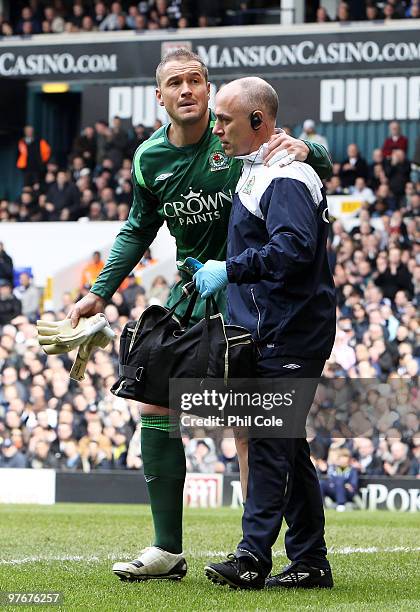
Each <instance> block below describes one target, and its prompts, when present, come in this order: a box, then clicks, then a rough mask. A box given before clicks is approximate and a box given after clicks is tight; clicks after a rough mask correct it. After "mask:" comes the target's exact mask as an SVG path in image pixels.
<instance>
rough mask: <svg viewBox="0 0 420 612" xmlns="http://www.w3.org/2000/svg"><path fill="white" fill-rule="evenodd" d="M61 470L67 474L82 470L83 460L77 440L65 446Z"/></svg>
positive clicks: (70, 441)
mask: <svg viewBox="0 0 420 612" xmlns="http://www.w3.org/2000/svg"><path fill="white" fill-rule="evenodd" d="M60 469H61V470H63V471H65V472H75V471H77V470H81V469H82V459H81V457H80V453H79V447H78V444H77V442H76V441H75V440H69V441H68V442H66V444H65V445H64V449H63V455H62V457H61V459H60Z"/></svg>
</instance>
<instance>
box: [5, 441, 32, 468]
mask: <svg viewBox="0 0 420 612" xmlns="http://www.w3.org/2000/svg"><path fill="white" fill-rule="evenodd" d="M25 467H26V458H25V455H24V454H23V453H21V452H20V451H19V450H18V449H17V448H16V446H15V444H14V443H13V442H12V440H11V439H10V438H6V439H5V440H3V442H2V444H1V453H0V468H25Z"/></svg>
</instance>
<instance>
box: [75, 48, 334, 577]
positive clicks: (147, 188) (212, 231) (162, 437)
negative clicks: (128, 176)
mask: <svg viewBox="0 0 420 612" xmlns="http://www.w3.org/2000/svg"><path fill="white" fill-rule="evenodd" d="M156 80H157V89H156V96H157V99H158V101H159V104H161V105H162V106H164V107H165V109H166V111H167V113H168V115H169V117H170V119H171V123H170V124H168V125H166V126H163V127H162V128H160V129H159V130H157V131H156V132H155V133H154V134H153V135H152V136H151V137H150V138H149V140H147V141H146V142H144V143H143V144H142V145H140V147H139V148H138V149H137V151H136V153H135V155H134V159H133V166H132V179H133V186H134V200H133V204H132V207H131V210H130V215H129V218H128V220H127V221H126V223H125V224H124V225H123V226H122V228H121V230H120V232H119V234H118V236H117V238H116V240H115V243H114V245H113V247H112V249H111V252H110V255H109V257H108V260H107V263H106V265H105V267H104V269H103V270H102V272H101V274H100V275H99V277H98V279H97V281H96V282H95V284H94V285H93V287H92V290H91V292H90V293H89V294H88V295H86V296H85V297H83V298H82V299H81V300H80V301H79V302H77V304H75V305H74V306H73V308H72V309H71V311H70V313H69V316H70V317H71V321H72V325H73V326H75V325H76V324H77V322H78V320H79V317H80V316H90V315H93V314H96V313H98V312H102V311H103V309H104V307H105V304H106V302H107V300H109V299H110V298H111V296H112V295H113V293H114V292H115V291H116V290H117V288H118V287H119V285H120V284H121V282H122V280H123V279H124V278H125V277H126V276H127V275H128V274H129V273H130V271H131V270H132V269H133V268H134V266H135V265H136V264H137V263H138V261H139V260H140V259H141V257H142V256H143V253H144V251H145V250H146V249H147V248H148V247H149V246H150V244H151V242H152V241H153V239H154V238H155V236H156V234H157V231H158V229H159V228H160V226H161V225H162V224H163V222H164V221H166V223H167V225H168V228H169V231H170V232H171V234H172V236H174V238H175V240H176V245H177V259H179V260H183V259H185V258H186V257H188V256H191V257H194V258H196V259H198V260H199V261H201V262H202V263H205V262H206V261H207V260H208V259H215V260H224V259H225V251H226V236H227V226H228V220H229V214H230V209H231V199H232V195H233V193H234V191H235V186H236V183H237V181H238V179H239V176H240V173H241V168H242V164H241V162H240V161H239V160H236V159H229V158H228V157H227V156H226V155H225V153H224V152H223V149H222V147H221V145H220V142H219V139H218V138H217V136H214V135H213V134H212V129H213V126H214V121H215V118H214V115H213V113H212V112H211V111H210V110H209V108H208V98H209V91H210V86H209V82H208V72H207V68H206V66H205V65H204V63H203V62H202V60H201V59H200V57H198V56H197V55H195V54H194V53H191V52H190V51H188V50H185V49H178V50H175V51H173V52H170V53H169V54H168V55H167V56H166V57H165V58H164V59H163V60H162V62H161V63H160V64H159V66H158V68H157V71H156ZM260 127H262V126H260ZM260 127H259V126H256V129H257V130H258V129H260ZM269 137H270V134H267V140H268V139H269ZM280 151H283V153H284V155H285V157H284V158H283V159H281V160H280V162H277V161H276V163H281V164H284V163H289V162H290V161H293V160H294V159H297V160H299V161H307V162H308V163H310V164H311V165H312V166H313V167H314V169H315V170H316V171H317V172H318V174H319V175H320V176H321V178H324V177H327V176H329V174H330V173H331V161H330V159H329V156H328V153H327V151H326V150H325V149H324V147H322V146H321V145H317V144H315V143H309V142H308V143H305V142H304V141H301V140H297V139H294V138H292V137H290V136H287V135H286V134H284V133H282V134H279V135H277V136H276V138H275V139H274V140H273V142H271V144H270V145H269V147H268V155H267V157H266V162H267V163H269V161H270V159H273V156H274V155H276V154H279V152H280ZM187 280H191V277H188V278H187V277H186V278H184V279H183V280H182V281H181V283H180V284H179V285H178V286H175V287H174V289H173V290H172V292H171V295H170V297H169V305H170V304H173V303H174V302H175V301H176V300H177V299H178V297H179V295H180V291H181V289H180V286H181V285H182V284H183V282H184V283H185V282H186V281H187ZM216 299H217V301H218V304H219V306H220V307H221V308H223V305H224V295H223V292H219V294H218V295H216ZM194 316H195V320H197V319H200V318H202V316H203V302H202V301H199V303H198V304H197V306H196V308H195V312H194ZM141 413H142V417H141V419H142V426H141V448H142V458H143V464H144V475H145V479H146V482H147V487H148V491H149V496H150V503H151V510H152V517H153V525H154V531H155V539H154V544H153V546H150V547H148V548H146V549H144V550H143V551H142V552H141V554H140V555H139V558H138V559H135V560H134V561H130V562H122V563H116V564H115V565H114V567H113V571H114V572H115V574H117V575H118V576H119V577H120V578H123V579H126V580H145V579H149V578H166V579H172V580H176V579H179V578H182V577H183V576H184V575H185V573H186V562H185V559H184V555H183V552H182V505H183V489H184V480H185V471H186V470H185V453H184V448H183V444H182V440H181V437H174V436H173V435H170V434H171V432H170V431H169V429H170V425H169V423H170V421H169V411H168V409H166V408H163V407H160V406H154V405H150V404H147V405H145V404H143V405H142V406H141ZM237 447H238V456H239V459H240V465H241V470H243V472H244V473H246V471H247V470H246V468H247V456H246V453H247V450H246V443H244V442H242V443H240V442H238V444H237Z"/></svg>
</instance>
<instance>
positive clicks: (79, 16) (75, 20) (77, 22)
mask: <svg viewBox="0 0 420 612" xmlns="http://www.w3.org/2000/svg"><path fill="white" fill-rule="evenodd" d="M72 11H73V14H72V15H71V17H69V18H68V21H67V23H70V24H71V25H72V26H73V29H72V30H71V31H75V32H77V31H79V30H80V29H81V27H82V22H83V17H84V14H85V13H84V10H83V6H82V5H81V4H73V8H72Z"/></svg>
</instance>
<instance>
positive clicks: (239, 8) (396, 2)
mask: <svg viewBox="0 0 420 612" xmlns="http://www.w3.org/2000/svg"><path fill="white" fill-rule="evenodd" d="M278 6H279V3H278V1H271V2H270V1H267V0H265V1H264V2H262V1H261V0H229V1H227V2H226V1H225V2H221V0H212V1H209V0H199V1H198V2H192V1H188V0H149V1H147V0H142V1H140V2H134V1H133V0H129V1H128V0H122V1H113V0H109V1H105V0H92V1H88V0H72V1H70V2H66V1H65V0H46V1H42V0H32V1H31V2H16V6H15V9H17V8H19V9H20V10H15V13H14V15H13V18H12V19H11V20H10V21H8V20H6V19H4V18H3V17H1V16H0V35H1V36H4V37H7V36H14V35H15V36H16V35H18V36H32V35H34V34H59V33H62V32H66V33H73V32H93V31H102V32H108V31H123V30H133V31H136V32H144V31H147V30H159V29H182V28H188V27H211V26H220V25H248V24H257V23H266V22H267V15H266V13H267V11H270V10H271V11H273V10H275V9H278ZM419 17H420V4H419V1H418V0H388V1H375V0H366V2H363V1H362V2H361V1H360V0H348V1H347V2H339V3H338V4H337V11H336V14H329V13H328V11H327V9H326V8H325V7H323V6H322V4H320V3H318V2H311V3H307V10H306V21H309V22H311V21H312V22H313V21H315V22H317V23H324V22H329V21H336V22H339V23H346V22H349V21H364V20H393V19H417V18H419Z"/></svg>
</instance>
